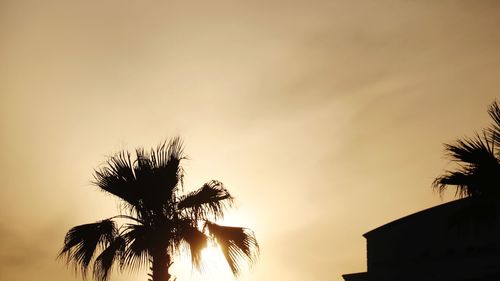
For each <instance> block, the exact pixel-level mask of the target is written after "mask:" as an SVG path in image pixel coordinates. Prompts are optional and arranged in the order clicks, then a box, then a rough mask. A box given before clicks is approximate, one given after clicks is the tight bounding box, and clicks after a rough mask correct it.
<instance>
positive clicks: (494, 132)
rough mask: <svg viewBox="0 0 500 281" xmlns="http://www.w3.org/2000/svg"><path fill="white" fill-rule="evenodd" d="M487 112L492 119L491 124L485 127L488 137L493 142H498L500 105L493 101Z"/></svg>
mask: <svg viewBox="0 0 500 281" xmlns="http://www.w3.org/2000/svg"><path fill="white" fill-rule="evenodd" d="M488 114H489V115H490V117H491V119H493V122H494V123H493V124H492V125H491V127H490V128H488V129H487V131H488V132H489V135H490V138H491V140H492V141H493V142H495V143H500V106H499V105H498V103H497V101H494V102H493V103H492V104H491V105H490V107H489V108H488Z"/></svg>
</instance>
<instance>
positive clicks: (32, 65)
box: [0, 0, 500, 281]
mask: <svg viewBox="0 0 500 281" xmlns="http://www.w3.org/2000/svg"><path fill="white" fill-rule="evenodd" d="M499 28H500V2H499V1H472V0H471V1H460V0H456V1H431V0H422V1H415V0H399V1H396V0H393V1H385V0H383V1H372V0H366V1H348V0H346V1H337V0H323V1H320V0H312V1H296V0H293V1H273V0H266V1H260V0H254V1H191V0H183V1H168V0H163V1H126V0H119V1H118V0H99V1H97V0H89V1H66V0H47V1H35V0H33V1H24V0H12V1H9V0H0V136H1V137H0V147H1V150H0V159H1V162H0V178H1V179H2V181H1V182H2V186H1V188H0V213H1V214H2V215H1V216H0V237H1V238H0V280H10V281H21V280H22V281H25V280H37V281H45V280H47V281H48V280H50V281H63V280H64V281H66V280H82V278H81V276H79V275H78V276H75V275H74V274H73V272H72V270H71V269H67V268H66V266H65V265H64V263H62V262H58V261H56V256H57V253H58V251H59V250H60V249H61V247H62V242H63V238H64V235H65V233H66V231H67V230H68V229H69V228H71V227H72V226H74V225H77V224H83V223H87V222H93V221H96V220H99V219H101V218H105V217H107V216H111V215H114V214H115V213H116V212H117V209H116V205H117V204H116V200H114V199H113V198H112V197H110V196H107V195H106V194H104V193H102V192H100V191H98V189H97V188H96V187H94V186H92V185H91V183H90V181H91V180H92V172H93V169H94V168H97V167H99V165H100V164H102V163H103V161H104V160H105V158H106V156H108V155H111V154H113V153H115V152H117V151H119V150H121V149H134V148H135V147H138V146H144V147H147V148H148V147H151V146H156V145H157V144H158V143H159V142H160V141H162V140H165V139H169V138H170V137H174V136H181V137H182V138H183V139H184V143H185V151H186V153H187V155H188V156H189V160H187V161H185V162H184V168H185V170H186V182H185V188H186V191H189V190H192V189H194V188H198V187H200V186H201V184H202V183H204V182H206V181H208V180H211V179H218V180H220V181H222V182H224V183H225V185H226V186H227V187H228V189H229V190H230V191H231V193H232V194H233V195H234V196H235V197H236V200H237V201H236V203H237V206H236V208H235V209H233V210H231V211H229V212H228V217H227V219H226V220H225V221H224V222H223V223H225V224H229V225H241V226H247V227H249V228H251V229H253V230H254V231H255V234H256V236H257V238H258V240H259V242H260V246H261V255H260V259H259V261H258V262H257V264H255V265H254V266H253V268H252V269H251V270H247V271H245V272H244V273H243V274H242V276H241V277H240V278H239V280H243V281H274V280H287V281H299V280H300V281H303V280H311V281H327V280H328V281H330V280H332V281H340V280H342V277H341V274H344V273H351V272H358V271H365V270H366V264H365V263H366V253H365V246H366V245H365V240H364V238H363V237H362V234H363V233H365V232H367V231H369V230H371V229H373V228H375V227H378V226H380V225H382V224H385V223H387V222H389V221H391V220H394V219H397V218H399V217H401V216H404V215H408V214H410V213H413V212H416V211H419V210H422V209H424V208H428V207H431V206H435V205H437V204H440V203H442V202H446V201H447V200H450V199H452V198H453V192H451V191H450V192H449V194H448V195H447V196H445V197H444V198H440V197H439V195H437V194H436V193H434V192H433V191H432V189H431V183H432V181H433V179H434V178H435V177H436V176H438V175H439V174H440V173H442V172H443V171H444V170H445V169H447V168H452V165H450V163H449V161H448V160H447V159H445V157H444V153H443V146H442V144H443V143H446V142H453V141H454V140H455V139H456V138H458V137H463V136H470V135H472V134H474V132H475V131H480V130H481V129H482V128H483V127H486V126H487V125H488V124H489V118H488V115H487V113H486V110H487V108H488V106H489V104H491V102H493V101H494V100H495V98H498V97H500V95H499V94H500V32H499ZM185 261H186V258H185V257H183V258H181V259H180V260H179V262H178V263H177V264H176V265H175V266H174V270H175V272H174V274H175V275H176V276H178V279H177V280H178V281H187V280H219V281H220V280H233V279H232V278H231V275H229V273H227V274H222V275H219V272H222V271H224V270H223V269H226V268H224V266H223V265H222V264H220V263H217V262H214V266H215V269H212V270H207V272H206V275H203V276H206V278H205V277H203V276H201V275H199V274H198V273H194V274H193V275H192V274H191V268H190V267H189V265H188V264H187V263H185ZM219 269H222V270H219ZM146 279H147V276H145V274H144V272H139V273H135V274H128V273H126V274H117V275H113V276H112V277H111V280H112V281H135V280H144V281H145V280H146Z"/></svg>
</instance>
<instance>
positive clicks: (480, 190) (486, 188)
mask: <svg viewBox="0 0 500 281" xmlns="http://www.w3.org/2000/svg"><path fill="white" fill-rule="evenodd" d="M488 113H489V115H490V116H491V118H492V119H493V121H494V123H493V125H492V126H491V127H490V128H487V129H485V130H484V131H483V134H482V135H479V134H476V136H475V137H473V138H465V139H459V140H457V142H456V143H455V144H445V149H446V151H447V152H448V156H449V157H450V158H451V160H452V161H454V162H456V163H457V164H458V168H457V169H456V170H454V171H447V172H446V173H445V174H444V175H442V176H440V177H438V178H436V179H435V181H434V183H433V186H434V188H436V189H438V191H439V192H440V193H442V192H444V191H445V190H446V188H447V186H449V185H453V186H455V187H456V195H457V196H458V197H473V198H484V199H495V200H500V158H499V156H500V153H499V152H500V150H499V148H498V145H497V144H498V143H499V142H500V107H499V106H498V104H497V102H496V101H495V102H494V103H493V104H492V105H491V106H490V107H489V109H488Z"/></svg>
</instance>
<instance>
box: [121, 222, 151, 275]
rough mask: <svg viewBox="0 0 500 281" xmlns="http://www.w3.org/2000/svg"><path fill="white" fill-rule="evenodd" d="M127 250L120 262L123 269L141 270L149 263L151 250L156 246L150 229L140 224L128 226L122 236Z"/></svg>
mask: <svg viewBox="0 0 500 281" xmlns="http://www.w3.org/2000/svg"><path fill="white" fill-rule="evenodd" d="M122 237H123V238H124V240H125V244H126V248H125V250H124V252H123V255H122V259H121V261H120V267H121V268H126V267H128V268H131V269H132V270H134V269H135V270H139V269H141V268H144V267H145V266H147V264H148V262H149V250H150V249H151V248H152V247H153V246H155V241H154V240H153V234H152V230H151V228H150V227H147V226H144V225H139V224H127V225H126V226H125V231H124V233H123V234H122Z"/></svg>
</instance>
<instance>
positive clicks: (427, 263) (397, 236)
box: [343, 199, 500, 281]
mask: <svg viewBox="0 0 500 281" xmlns="http://www.w3.org/2000/svg"><path fill="white" fill-rule="evenodd" d="M499 218H500V215H499V212H498V209H497V208H490V209H489V210H488V208H487V205H486V204H484V203H481V202H480V201H476V200H471V199H461V200H456V201H452V202H449V203H446V204H442V205H439V206H436V207H433V208H430V209H426V210H424V211H421V212H417V213H414V214H411V215H409V216H406V217H404V218H401V219H398V220H395V221H393V222H390V223H388V224H386V225H383V226H381V227H379V228H376V229H374V230H372V231H370V232H367V233H365V234H364V235H363V236H364V237H365V238H366V240H367V259H368V261H367V267H368V269H367V272H362V273H353V274H345V275H343V277H344V280H346V281H414V280H415V281H417V280H418V281H490V280H491V281H493V280H495V281H498V280H500V221H499Z"/></svg>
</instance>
